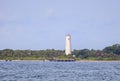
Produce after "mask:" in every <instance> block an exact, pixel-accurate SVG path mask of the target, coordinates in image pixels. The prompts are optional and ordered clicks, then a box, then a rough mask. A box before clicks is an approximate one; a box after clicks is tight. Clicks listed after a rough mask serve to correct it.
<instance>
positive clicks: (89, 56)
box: [0, 44, 120, 60]
mask: <svg viewBox="0 0 120 81" xmlns="http://www.w3.org/2000/svg"><path fill="white" fill-rule="evenodd" d="M0 59H1V60H45V59H47V60H50V59H76V60H81V59H82V60H120V44H115V45H112V46H108V47H105V48H104V49H103V50H94V49H91V50H89V49H81V50H73V51H72V54H71V55H68V56H66V55H65V51H64V50H55V49H47V50H12V49H3V50H0Z"/></svg>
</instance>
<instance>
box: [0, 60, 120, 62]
mask: <svg viewBox="0 0 120 81" xmlns="http://www.w3.org/2000/svg"><path fill="white" fill-rule="evenodd" d="M0 61H6V60H0ZM12 61H13V62H23V61H26V62H51V61H49V60H45V61H44V60H12ZM8 62H10V61H9V60H8ZM53 62H54V61H53ZM75 62H120V60H109V61H105V60H78V61H75Z"/></svg>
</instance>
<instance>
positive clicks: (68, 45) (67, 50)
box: [65, 34, 71, 55]
mask: <svg viewBox="0 0 120 81" xmlns="http://www.w3.org/2000/svg"><path fill="white" fill-rule="evenodd" d="M65 54H66V55H69V54H71V36H70V35H69V34H67V35H66V45H65Z"/></svg>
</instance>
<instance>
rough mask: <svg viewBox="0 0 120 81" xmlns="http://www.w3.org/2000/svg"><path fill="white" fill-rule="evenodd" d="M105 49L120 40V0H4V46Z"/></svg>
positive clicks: (0, 42) (0, 38) (0, 12)
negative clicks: (68, 41) (68, 42)
mask: <svg viewBox="0 0 120 81" xmlns="http://www.w3.org/2000/svg"><path fill="white" fill-rule="evenodd" d="M66 34H70V35H71V43H72V49H85V48H87V49H103V48H104V47H106V46H111V45H113V44H119V43H120V0H0V49H6V48H9V49H32V50H43V49H56V50H57V49H59V50H64V49H65V36H66Z"/></svg>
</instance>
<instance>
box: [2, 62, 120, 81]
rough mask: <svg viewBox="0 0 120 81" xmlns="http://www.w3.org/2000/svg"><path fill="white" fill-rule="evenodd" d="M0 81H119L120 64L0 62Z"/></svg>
mask: <svg viewBox="0 0 120 81" xmlns="http://www.w3.org/2000/svg"><path fill="white" fill-rule="evenodd" d="M0 81H120V62H40V61H33V62H28V61H17V62H15V61H12V62H4V61H1V62H0Z"/></svg>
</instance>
